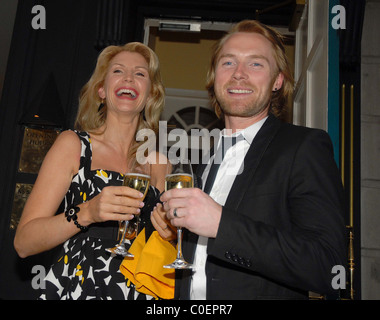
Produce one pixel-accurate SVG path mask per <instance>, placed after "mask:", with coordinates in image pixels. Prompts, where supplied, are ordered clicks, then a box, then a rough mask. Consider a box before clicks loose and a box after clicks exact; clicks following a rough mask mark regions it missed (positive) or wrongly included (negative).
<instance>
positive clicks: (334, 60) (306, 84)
mask: <svg viewBox="0 0 380 320" xmlns="http://www.w3.org/2000/svg"><path fill="white" fill-rule="evenodd" d="M335 2H336V1H335V0H330V1H329V0H323V1H321V0H309V1H306V4H305V6H304V10H303V14H302V16H301V20H300V22H299V25H298V28H297V31H296V46H295V73H294V74H295V80H296V87H295V93H294V105H293V123H294V124H298V125H304V126H307V127H313V128H320V129H323V130H326V131H327V132H328V133H329V134H330V137H331V140H332V142H333V146H334V153H335V159H336V161H337V162H338V161H339V112H340V110H339V40H338V35H337V30H335V29H334V28H333V27H332V23H331V19H332V18H333V17H334V16H333V15H332V11H333V10H332V8H333V7H334V5H335Z"/></svg>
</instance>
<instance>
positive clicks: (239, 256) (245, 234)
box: [175, 115, 346, 299]
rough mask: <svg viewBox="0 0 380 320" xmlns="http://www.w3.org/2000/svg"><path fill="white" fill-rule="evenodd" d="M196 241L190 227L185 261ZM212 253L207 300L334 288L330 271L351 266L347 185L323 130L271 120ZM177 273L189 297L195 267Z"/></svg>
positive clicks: (179, 289) (296, 295) (247, 162)
mask: <svg viewBox="0 0 380 320" xmlns="http://www.w3.org/2000/svg"><path fill="white" fill-rule="evenodd" d="M201 170H202V169H201ZM197 239H198V236H197V235H195V234H193V233H190V232H188V231H187V232H186V231H185V235H184V244H183V252H184V255H185V258H186V259H187V260H190V261H193V259H194V251H195V247H196V243H197ZM207 253H208V258H207V262H206V276H207V299H302V298H307V297H308V291H313V292H318V293H321V294H325V293H330V292H331V291H332V290H333V289H332V287H331V280H332V278H333V276H334V274H332V273H331V271H332V267H333V266H334V265H345V264H346V238H345V223H344V218H343V188H342V185H341V180H340V175H339V172H338V170H337V167H336V164H335V162H334V159H333V149H332V144H331V140H330V138H329V136H328V134H327V133H326V132H325V131H322V130H318V129H310V128H305V127H299V126H294V125H290V124H286V123H282V122H281V121H280V120H278V119H277V118H275V117H274V116H272V115H270V116H269V117H268V119H267V120H266V121H265V123H264V124H263V126H262V128H261V129H260V131H259V132H258V133H257V135H256V137H255V139H254V140H253V142H252V144H251V147H250V149H249V150H248V153H247V155H246V157H245V159H244V171H243V172H242V173H241V174H240V175H238V176H237V177H236V179H235V182H234V184H233V186H232V189H231V191H230V193H229V195H228V198H227V200H226V203H225V205H224V207H223V210H222V217H221V221H220V225H219V229H218V233H217V236H216V238H214V239H209V242H208V247H207ZM176 278H177V281H176V294H175V295H176V298H179V299H189V293H190V280H191V272H189V271H188V270H180V271H178V272H177V274H176Z"/></svg>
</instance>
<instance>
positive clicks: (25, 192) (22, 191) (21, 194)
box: [9, 183, 33, 230]
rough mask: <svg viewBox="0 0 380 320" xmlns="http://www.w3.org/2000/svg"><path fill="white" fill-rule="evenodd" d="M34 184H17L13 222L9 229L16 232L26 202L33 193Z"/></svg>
mask: <svg viewBox="0 0 380 320" xmlns="http://www.w3.org/2000/svg"><path fill="white" fill-rule="evenodd" d="M32 188H33V184H28V183H16V189H15V195H14V198H13V207H12V213H11V222H10V225H9V228H10V229H12V230H16V228H17V225H18V223H19V221H20V218H21V214H22V210H24V206H25V202H26V200H27V199H28V197H29V195H30V193H31V192H32Z"/></svg>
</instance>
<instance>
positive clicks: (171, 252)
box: [120, 230, 177, 299]
mask: <svg viewBox="0 0 380 320" xmlns="http://www.w3.org/2000/svg"><path fill="white" fill-rule="evenodd" d="M129 252H130V253H132V254H133V255H134V258H124V260H123V262H122V263H121V265H120V271H121V273H122V274H123V275H124V276H125V277H126V278H128V279H129V280H130V281H131V282H132V283H133V284H134V285H135V286H136V290H137V291H139V292H141V293H145V294H148V295H151V296H153V297H155V298H161V299H173V298H174V282H175V270H174V269H165V268H164V267H163V266H164V265H165V264H169V263H171V262H172V261H173V260H174V259H175V257H176V254H177V251H176V249H175V248H174V247H173V246H172V245H171V244H170V243H169V242H168V241H165V240H163V239H162V238H161V237H160V235H159V234H158V232H157V231H153V233H152V235H151V236H150V238H149V240H148V242H146V243H145V230H142V231H141V232H140V233H139V235H138V236H137V238H136V239H135V241H133V244H132V245H131V247H130V248H129Z"/></svg>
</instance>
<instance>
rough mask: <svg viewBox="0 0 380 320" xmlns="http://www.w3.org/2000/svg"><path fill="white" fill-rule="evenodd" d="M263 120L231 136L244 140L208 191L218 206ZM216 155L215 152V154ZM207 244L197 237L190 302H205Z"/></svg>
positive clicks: (232, 150)
mask: <svg viewBox="0 0 380 320" xmlns="http://www.w3.org/2000/svg"><path fill="white" fill-rule="evenodd" d="M266 119H267V118H264V119H262V120H260V121H259V122H256V123H254V124H253V125H251V126H249V127H248V128H246V129H244V130H241V131H238V132H236V133H234V134H233V136H235V135H236V136H238V135H239V134H242V135H243V137H244V139H238V141H237V143H236V144H235V145H234V146H231V147H230V148H229V149H228V150H227V152H226V154H225V156H224V159H223V162H222V163H221V164H220V167H219V170H218V173H217V175H216V177H215V181H214V184H213V186H212V189H211V191H210V197H211V198H213V199H214V200H215V201H216V202H217V203H219V204H220V205H222V206H223V205H224V204H225V202H226V199H227V196H228V194H229V192H230V190H231V187H232V185H233V183H234V181H235V177H236V175H238V174H240V173H242V172H243V169H244V168H243V167H242V165H243V161H244V157H245V155H246V153H247V151H248V149H249V147H250V145H251V143H252V141H253V139H254V138H255V136H256V134H257V132H258V131H259V130H260V128H261V126H262V125H263V124H264V122H265V120H266ZM226 133H227V132H226V130H223V131H222V132H221V135H220V137H221V136H222V135H226ZM220 137H219V141H218V146H217V149H218V148H219V147H220V141H221V139H220ZM215 154H216V152H215ZM212 160H213V157H211V159H210V163H212ZM210 166H211V165H210V164H208V165H207V167H206V168H205V170H204V172H203V175H202V181H204V183H203V185H205V182H206V179H207V176H208V173H209V171H210ZM207 242H208V238H207V237H203V236H199V239H198V243H197V247H196V250H195V256H194V262H193V264H194V269H193V276H192V281H191V289H190V299H191V300H205V299H206V272H205V271H206V270H205V267H206V260H207V252H206V251H207Z"/></svg>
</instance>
